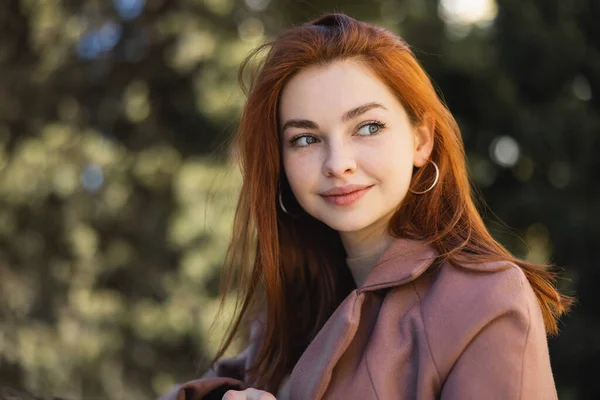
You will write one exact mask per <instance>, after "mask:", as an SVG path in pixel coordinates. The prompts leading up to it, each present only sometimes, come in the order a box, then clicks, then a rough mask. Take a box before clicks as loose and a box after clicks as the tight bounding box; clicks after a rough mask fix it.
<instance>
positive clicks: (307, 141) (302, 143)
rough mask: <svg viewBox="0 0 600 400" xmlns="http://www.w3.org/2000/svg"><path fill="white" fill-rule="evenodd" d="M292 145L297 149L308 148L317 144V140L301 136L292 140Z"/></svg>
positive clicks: (312, 137)
mask: <svg viewBox="0 0 600 400" xmlns="http://www.w3.org/2000/svg"><path fill="white" fill-rule="evenodd" d="M290 143H291V144H292V145H294V146H296V147H306V146H309V145H311V144H314V143H317V138H316V137H314V136H309V135H299V136H296V137H294V138H292V140H290Z"/></svg>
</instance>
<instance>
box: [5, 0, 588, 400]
mask: <svg viewBox="0 0 600 400" xmlns="http://www.w3.org/2000/svg"><path fill="white" fill-rule="evenodd" d="M440 1H441V0H440ZM484 6H487V8H486V7H484ZM330 11H342V12H345V13H348V14H349V15H351V16H353V17H355V18H358V19H361V20H365V21H369V22H374V23H377V24H380V25H383V26H386V27H388V28H390V29H392V30H393V31H395V32H397V33H398V34H400V35H401V36H402V37H404V38H405V39H406V40H407V41H408V43H410V44H411V45H412V47H413V50H414V51H415V53H416V54H417V57H418V58H419V60H421V62H422V63H423V65H424V67H425V69H426V70H427V71H428V73H429V74H430V76H431V77H432V79H433V80H434V82H435V83H436V85H437V86H438V87H439V89H440V91H441V93H443V95H442V96H443V98H444V99H445V101H446V102H447V104H448V106H449V108H450V110H451V111H452V112H453V113H454V115H455V116H456V118H457V120H458V122H459V124H460V126H461V128H462V131H463V135H464V140H465V145H466V149H467V154H468V158H469V166H470V169H471V173H472V176H473V178H474V181H475V182H476V184H477V186H478V188H479V189H480V191H481V193H482V195H483V198H484V199H485V201H486V203H487V205H488V207H487V208H485V209H482V211H483V212H484V214H485V216H486V220H487V221H488V225H489V227H490V229H491V231H492V232H493V234H494V235H495V236H496V237H497V238H498V239H499V240H500V241H501V242H502V243H503V244H505V245H506V246H507V247H508V248H509V249H510V250H511V251H513V252H514V253H515V254H517V255H518V256H520V257H523V258H526V259H529V260H533V261H539V262H547V261H550V262H552V263H553V264H555V265H557V266H558V267H559V268H560V269H561V271H562V272H561V273H562V277H563V279H562V280H561V281H560V287H561V289H562V290H563V291H564V292H566V293H568V294H574V295H576V296H577V298H578V304H577V305H576V307H575V308H574V310H573V311H572V312H571V313H570V314H569V315H568V316H566V317H564V318H563V319H562V321H561V324H560V326H561V333H560V335H559V336H558V337H556V338H550V339H549V344H550V351H551V360H552V366H553V370H554V373H555V379H556V384H557V388H558V392H559V398H560V399H565V400H570V399H597V398H600V385H599V384H598V379H597V377H596V376H595V375H596V374H595V370H596V368H597V366H598V362H599V360H600V316H599V315H598V304H597V303H598V302H599V301H600V295H599V291H598V290H597V288H596V287H595V286H594V285H596V284H597V282H600V280H599V278H600V276H599V275H600V272H599V270H598V268H597V267H596V264H597V262H596V261H595V260H596V259H597V255H596V253H597V249H598V244H599V241H598V235H599V233H600V232H599V230H600V213H599V212H598V204H600V202H599V201H600V198H599V197H600V196H599V194H600V185H599V184H598V183H599V182H598V180H599V178H600V163H599V162H598V154H599V153H600V144H599V128H600V116H599V114H598V110H599V109H600V107H599V105H600V23H599V22H598V21H600V1H597V0H569V1H564V0H498V1H497V2H495V1H493V0H443V1H441V2H440V3H438V1H435V0H370V1H357V0H354V1H344V0H339V1H330V0H324V1H318V2H317V1H291V0H271V1H269V0H245V1H241V0H168V1H167V0H145V1H144V0H111V1H108V0H107V1H99V0H48V1H45V0H3V1H1V2H0V386H8V387H12V388H16V389H22V390H27V391H30V392H32V393H37V394H39V395H46V396H51V395H52V396H63V397H65V398H69V399H147V398H153V397H155V396H156V395H157V394H158V393H162V392H164V391H165V390H167V389H168V388H169V387H170V385H172V384H173V383H175V382H181V381H185V380H188V379H192V378H194V377H195V376H197V374H198V373H199V372H201V371H202V369H203V368H205V366H206V361H207V356H209V355H211V354H213V353H212V352H214V350H215V346H216V345H218V343H219V342H218V340H219V339H220V338H219V334H218V332H219V331H218V330H217V331H216V332H217V333H215V332H213V333H212V334H210V333H209V332H208V327H209V325H210V323H211V322H212V318H213V316H214V315H215V310H216V305H217V303H216V299H217V286H218V274H219V268H220V266H221V263H222V260H223V255H224V252H225V249H226V247H227V244H228V243H227V239H228V236H229V233H228V232H229V229H230V228H231V218H232V215H233V206H234V204H235V196H236V193H237V189H238V188H239V176H238V174H237V172H236V169H235V167H232V165H231V160H230V157H229V153H228V146H227V143H228V139H229V138H230V137H231V135H232V133H233V132H234V130H235V127H236V121H237V118H238V115H239V111H240V107H241V105H242V104H243V96H242V94H241V91H240V90H239V88H238V87H237V82H236V73H237V68H238V66H239V63H240V61H241V60H242V59H243V57H244V56H245V55H246V54H247V52H248V51H249V50H250V49H252V48H253V47H255V46H256V45H258V44H260V43H262V42H263V41H264V40H266V39H268V38H269V37H272V36H273V35H276V34H277V33H278V32H280V31H281V30H282V29H283V28H284V27H287V26H289V25H291V24H295V23H301V22H304V21H306V20H308V19H311V18H313V17H315V16H317V15H318V14H319V13H321V12H330ZM222 320H223V322H226V316H223V317H222ZM234 350H235V349H232V351H234Z"/></svg>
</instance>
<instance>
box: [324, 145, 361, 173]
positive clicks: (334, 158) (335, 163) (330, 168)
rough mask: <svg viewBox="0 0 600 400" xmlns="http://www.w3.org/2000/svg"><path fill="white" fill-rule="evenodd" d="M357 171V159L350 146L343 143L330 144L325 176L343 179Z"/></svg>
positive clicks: (326, 158)
mask: <svg viewBox="0 0 600 400" xmlns="http://www.w3.org/2000/svg"><path fill="white" fill-rule="evenodd" d="M355 171H356V158H355V157H354V154H353V151H352V149H351V148H350V146H348V145H345V144H343V143H337V144H336V143H329V145H328V146H327V153H326V155H325V161H324V162H323V174H324V175H325V176H331V177H343V176H346V175H348V174H352V173H354V172H355Z"/></svg>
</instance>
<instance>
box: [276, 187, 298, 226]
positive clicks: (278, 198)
mask: <svg viewBox="0 0 600 400" xmlns="http://www.w3.org/2000/svg"><path fill="white" fill-rule="evenodd" d="M277 189H278V191H279V194H278V195H277V200H279V207H281V210H282V211H283V212H284V213H286V214H287V215H289V216H290V217H292V218H296V217H297V215H296V214H292V213H291V212H289V211H288V210H287V208H285V206H284V205H283V198H282V196H281V182H278V183H277Z"/></svg>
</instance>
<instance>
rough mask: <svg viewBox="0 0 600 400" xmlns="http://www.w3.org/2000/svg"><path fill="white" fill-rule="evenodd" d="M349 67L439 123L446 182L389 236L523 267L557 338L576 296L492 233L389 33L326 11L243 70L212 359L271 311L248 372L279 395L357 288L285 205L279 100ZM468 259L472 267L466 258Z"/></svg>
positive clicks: (336, 241)
mask: <svg viewBox="0 0 600 400" xmlns="http://www.w3.org/2000/svg"><path fill="white" fill-rule="evenodd" d="M263 50H268V53H267V55H266V57H265V58H264V59H263V60H262V63H261V64H260V65H259V68H258V70H257V71H258V73H257V74H256V76H255V77H254V79H253V81H252V84H251V86H250V87H249V88H246V87H245V86H244V84H243V79H242V77H243V75H244V73H245V71H247V70H248V67H249V65H250V63H251V62H252V61H253V60H254V59H255V57H257V56H258V55H259V54H260V53H262V51H263ZM343 59H346V60H355V61H357V62H360V63H362V64H364V65H366V66H368V67H369V68H370V69H371V70H372V71H374V72H375V74H376V75H377V76H378V77H379V78H380V79H381V81H382V82H384V83H385V84H386V85H387V86H388V87H389V88H390V89H391V90H392V91H393V92H394V93H395V95H396V96H397V98H398V100H399V101H400V103H401V104H402V105H403V106H404V108H405V109H406V111H407V114H408V115H409V117H410V119H411V122H412V123H414V124H418V123H421V122H423V120H424V119H425V118H430V119H432V121H433V123H434V127H435V129H434V148H433V152H432V154H431V159H432V160H433V161H435V162H436V163H437V165H438V166H439V170H440V175H439V181H438V184H437V185H436V186H435V187H434V188H433V190H431V191H430V192H428V193H427V194H425V195H414V194H411V193H410V192H409V193H408V194H407V196H406V197H405V199H404V200H403V201H402V204H401V205H400V206H399V208H398V211H397V212H396V213H395V214H394V216H393V217H392V219H391V220H390V224H389V232H390V233H391V234H392V235H393V236H396V237H409V238H412V239H419V240H425V241H427V242H429V243H430V244H431V245H432V246H434V247H435V248H436V250H437V251H438V253H439V255H440V260H446V261H450V262H452V263H454V264H456V265H459V263H458V262H457V260H458V259H459V257H460V256H461V255H463V256H464V255H468V257H466V259H468V260H470V261H472V262H486V261H497V260H503V261H509V262H513V263H515V264H517V265H519V266H520V267H521V268H522V269H523V271H524V273H525V275H526V276H527V278H528V279H529V281H530V283H531V286H532V287H533V290H534V291H535V294H536V296H537V299H538V301H539V304H540V307H541V310H542V312H543V316H544V322H545V326H546V330H547V332H548V333H551V334H552V333H556V332H557V330H558V327H557V319H558V317H559V316H560V315H561V314H562V313H564V312H565V311H566V310H567V309H568V307H569V304H570V302H571V299H570V298H569V297H567V296H564V295H562V294H560V293H559V292H558V291H557V290H556V288H555V286H554V284H553V283H554V281H555V276H554V274H553V273H552V272H550V271H549V269H548V266H547V265H537V264H532V263H528V262H524V261H521V260H518V259H516V258H515V257H513V256H512V255H511V254H510V253H509V252H508V251H507V250H506V249H505V248H504V247H503V246H502V245H500V244H499V243H498V242H497V241H496V240H494V238H493V237H492V236H491V235H490V234H489V232H488V230H487V229H486V226H485V225H484V222H483V220H482V218H481V216H480V214H479V212H478V210H477V208H476V206H475V202H474V200H473V195H472V192H471V186H470V181H469V177H468V173H467V167H466V157H465V152H464V147H463V143H462V139H461V135H460V131H459V128H458V125H457V123H456V121H455V120H454V118H453V117H452V115H451V114H450V112H449V110H448V109H447V107H446V106H445V105H444V104H443V103H442V101H440V99H439V97H438V96H437V94H436V91H435V89H434V87H433V85H432V83H431V81H430V79H429V77H428V76H427V74H426V73H425V72H424V71H423V69H422V67H421V66H420V64H419V63H418V61H417V60H416V58H415V56H414V55H413V53H412V52H411V50H410V49H409V47H408V45H407V44H406V43H405V42H404V41H403V40H402V39H401V38H399V37H398V36H396V35H395V34H394V33H392V32H390V31H389V30H386V29H384V28H381V27H377V26H374V25H371V24H367V23H364V22H359V21H357V20H355V19H352V18H350V17H348V16H346V15H344V14H328V15H324V16H322V17H320V18H318V19H316V20H313V21H311V22H308V23H306V24H303V25H300V26H297V27H293V28H290V29H289V30H287V31H285V32H284V33H283V34H282V35H281V36H280V37H279V38H277V39H275V40H274V41H272V42H270V43H266V44H264V45H263V46H260V47H259V48H257V49H256V50H254V51H253V52H252V53H251V54H250V55H249V56H248V57H247V58H246V60H245V61H244V63H243V64H242V66H241V68H240V74H239V78H240V82H241V84H242V87H243V88H244V90H245V92H246V94H247V96H248V98H247V102H246V104H245V107H244V109H243V112H242V115H241V121H240V126H239V129H238V131H237V134H236V137H235V150H236V151H237V156H238V159H239V162H240V166H241V171H242V176H243V184H242V189H241V193H240V197H239V202H238V205H237V211H236V215H235V220H234V227H233V237H232V240H231V244H230V247H229V253H228V257H227V264H226V269H225V276H224V280H223V282H224V287H223V288H222V289H223V294H224V295H225V294H226V292H227V291H228V290H229V289H230V288H231V287H232V286H233V285H235V287H236V288H237V293H238V303H237V305H238V308H236V317H235V318H234V320H233V321H232V323H231V325H230V329H229V332H228V335H227V336H226V338H225V340H224V341H223V345H222V347H221V349H220V351H219V352H218V353H217V355H216V357H215V360H217V359H218V358H220V357H221V356H222V355H223V353H224V352H225V350H226V349H227V348H228V347H229V345H230V344H231V342H232V341H233V339H234V337H235V335H236V333H238V331H239V330H240V327H241V326H242V322H243V321H245V319H246V318H248V319H249V318H255V317H256V316H257V315H258V313H259V312H266V315H267V316H268V317H267V318H266V320H265V326H264V341H263V343H262V344H261V347H260V350H259V352H258V355H257V358H256V360H255V362H254V365H253V366H252V368H250V370H249V371H248V372H249V373H250V374H251V376H253V377H255V379H256V381H257V387H259V388H263V389H265V390H270V391H275V390H276V389H277V388H278V386H279V385H280V383H281V381H282V379H283V378H284V377H285V375H287V374H289V373H290V372H291V370H292V368H293V367H294V365H295V364H296V362H297V360H298V359H299V357H300V355H301V354H302V353H303V351H304V350H305V349H306V347H307V346H308V344H309V343H310V341H311V340H312V339H313V338H314V336H315V335H316V333H317V332H318V331H319V329H320V328H321V327H322V326H323V324H324V323H325V321H326V320H327V319H328V318H329V316H330V315H331V314H332V312H333V311H334V310H335V308H336V307H337V306H338V305H339V304H340V303H341V301H342V300H343V299H344V298H345V297H346V296H347V295H348V294H349V293H350V291H351V290H353V289H354V288H355V285H354V282H353V280H352V277H351V275H350V273H349V271H348V268H345V267H344V266H345V252H344V249H343V247H342V244H341V241H340V238H339V235H338V234H337V232H335V231H334V230H332V229H331V228H329V227H328V226H326V225H325V224H323V223H321V222H320V221H317V220H316V219H314V218H312V217H311V216H310V215H308V214H306V213H303V212H302V210H301V209H300V207H299V206H298V204H297V203H296V207H295V208H294V210H298V211H297V212H298V213H302V214H301V215H300V216H299V217H298V218H292V217H291V216H290V215H288V214H286V213H284V212H283V211H282V210H281V209H280V208H279V207H278V206H277V197H278V190H279V189H278V188H279V187H281V190H283V193H284V203H285V204H286V205H294V202H295V200H294V199H293V196H292V195H291V193H290V190H289V186H288V184H287V181H286V179H285V174H284V173H283V171H282V163H281V154H280V139H279V131H278V101H279V97H280V94H281V91H282V88H283V87H284V85H285V84H286V83H287V82H288V81H289V80H290V78H292V77H293V76H294V74H296V73H297V72H298V71H299V70H301V69H303V68H306V67H308V66H313V65H327V64H329V63H331V62H333V61H336V60H343ZM427 171H431V169H427V168H420V169H418V170H416V172H415V173H414V175H413V179H412V183H411V185H412V187H413V188H426V187H428V186H429V182H431V181H430V179H431V176H430V175H429V174H428V172H427ZM426 174H427V175H426ZM290 208H291V207H288V209H290ZM290 211H292V210H290ZM460 259H461V260H462V262H463V263H464V259H465V257H460Z"/></svg>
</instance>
